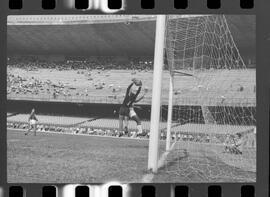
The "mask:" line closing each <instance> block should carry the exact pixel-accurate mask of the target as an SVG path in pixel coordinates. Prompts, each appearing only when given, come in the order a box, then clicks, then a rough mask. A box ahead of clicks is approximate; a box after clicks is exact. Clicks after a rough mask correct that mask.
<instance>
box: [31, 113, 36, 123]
mask: <svg viewBox="0 0 270 197" xmlns="http://www.w3.org/2000/svg"><path fill="white" fill-rule="evenodd" d="M29 120H36V121H37V117H36V115H35V113H31V114H30V116H29Z"/></svg>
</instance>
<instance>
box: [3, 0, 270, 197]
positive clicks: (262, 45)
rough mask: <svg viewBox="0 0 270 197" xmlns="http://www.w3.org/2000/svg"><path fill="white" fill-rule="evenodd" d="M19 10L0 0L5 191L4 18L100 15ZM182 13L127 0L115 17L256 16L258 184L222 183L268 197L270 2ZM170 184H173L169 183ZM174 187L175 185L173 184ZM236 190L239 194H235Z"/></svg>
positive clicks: (164, 4) (34, 7)
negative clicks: (167, 15)
mask: <svg viewBox="0 0 270 197" xmlns="http://www.w3.org/2000/svg"><path fill="white" fill-rule="evenodd" d="M23 2H24V5H23V6H24V7H23V9H22V10H9V9H8V0H2V1H0V9H1V10H0V27H1V28H0V34H1V35H0V46H1V52H0V65H1V67H0V70H1V76H0V80H1V81H0V96H1V98H0V103H1V105H0V113H1V117H0V118H1V119H0V128H1V130H0V155H1V156H0V187H3V188H4V190H5V191H6V190H7V189H8V187H9V186H10V184H7V173H6V169H7V165H8V164H7V161H6V158H7V143H6V66H5V65H6V29H7V28H6V24H7V23H6V20H7V15H17V14H18V15H23V14H27V15H32V14H102V13H101V12H98V11H89V12H88V11H84V12H83V11H78V10H68V9H65V8H64V7H63V2H62V1H58V3H57V8H56V9H55V10H42V8H41V1H36V0H27V1H26V0H25V1H23ZM188 3H189V5H188V8H187V9H185V10H182V9H174V8H173V1H164V0H156V1H155V9H153V10H151V9H147V10H143V9H141V8H140V5H141V2H140V0H127V1H126V9H125V10H123V11H121V12H118V13H117V14H210V13H211V14H221V13H222V14H255V15H256V20H257V21H256V53H257V54H256V60H257V75H256V78H257V81H256V83H257V117H256V119H257V125H258V127H257V144H258V146H257V181H256V183H237V184H234V183H221V184H219V185H221V186H222V188H223V194H224V196H235V197H237V196H240V187H241V186H242V185H246V184H248V185H249V184H250V185H254V186H255V192H256V196H260V197H264V196H265V197H266V196H268V184H269V182H268V181H269V178H268V177H269V93H270V91H269V85H270V83H269V82H270V81H269V76H270V73H269V64H270V61H269V57H270V56H269V51H270V47H269V45H270V25H269V24H270V22H269V20H268V19H269V18H270V12H269V9H270V2H269V0H255V6H254V8H253V9H240V1H239V0H235V1H222V2H221V8H220V9H217V10H215V9H211V10H210V9H207V4H206V1H203V0H202V1H196V0H195V1H193V0H192V1H191V0H190V1H189V2H188ZM48 184H49V183H46V185H48ZM172 184H173V183H172ZM21 185H22V186H23V187H25V188H26V190H27V191H28V192H27V193H28V196H35V197H36V196H40V195H41V194H40V191H41V187H42V184H21ZM154 185H155V186H156V193H157V194H158V195H157V196H166V194H167V195H168V192H169V191H170V184H154ZM173 185H174V184H173ZM185 185H187V186H189V187H190V191H191V195H190V196H201V194H202V193H205V195H206V192H207V187H208V186H209V185H210V184H198V183H196V184H195V183H190V184H185ZM141 186H142V184H140V183H138V184H135V183H134V184H131V187H132V191H133V192H132V196H133V195H134V196H138V195H139V193H140V189H141ZM236 191H238V192H236Z"/></svg>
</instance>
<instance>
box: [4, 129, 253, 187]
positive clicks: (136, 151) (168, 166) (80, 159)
mask: <svg viewBox="0 0 270 197" xmlns="http://www.w3.org/2000/svg"><path fill="white" fill-rule="evenodd" d="M164 145H165V144H164V141H161V142H160V146H161V147H160V152H161V153H162V152H164ZM200 146H201V147H200ZM200 146H198V145H195V146H191V145H190V144H185V143H184V142H183V143H178V144H177V145H176V148H175V149H174V150H173V151H172V152H171V153H170V154H169V156H168V160H167V162H166V163H165V166H164V167H163V168H161V169H160V171H159V173H158V174H155V175H154V176H153V177H152V178H151V180H150V181H152V182H232V181H234V182H235V181H239V182H245V181H255V180H256V172H255V171H252V170H250V169H248V166H239V165H238V166H237V165H235V163H232V162H230V160H231V161H245V162H243V163H246V161H247V160H244V159H252V161H256V158H255V160H254V158H249V157H250V155H247V156H248V157H246V154H245V153H244V155H243V156H241V157H242V158H235V157H234V158H232V156H226V155H221V156H220V157H218V156H217V155H218V154H217V153H216V152H214V151H218V149H215V147H211V146H209V147H206V146H205V145H203V144H201V145H200ZM7 150H8V152H7V154H8V159H7V164H8V165H7V166H8V169H7V173H8V174H7V175H8V182H9V183H15V182H17V183H21V182H25V183H29V182H32V183H33V182H34V183H44V182H51V183H86V182H87V183H91V182H95V183H99V182H106V181H120V182H141V181H142V180H143V178H144V177H145V175H147V173H148V172H147V156H148V140H137V139H123V138H122V139H121V138H111V137H95V136H91V137H90V136H87V137H86V136H80V135H64V134H53V133H38V135H37V136H36V137H35V136H33V135H29V136H25V135H24V134H23V132H22V131H14V130H8V132H7ZM213 150H214V151H213ZM253 153H254V154H251V155H253V156H254V155H255V152H253ZM245 157H246V158H245Z"/></svg>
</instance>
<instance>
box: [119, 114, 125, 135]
mask: <svg viewBox="0 0 270 197" xmlns="http://www.w3.org/2000/svg"><path fill="white" fill-rule="evenodd" d="M123 121H124V116H123V115H119V132H122V131H123Z"/></svg>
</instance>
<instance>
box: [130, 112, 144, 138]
mask: <svg viewBox="0 0 270 197" xmlns="http://www.w3.org/2000/svg"><path fill="white" fill-rule="evenodd" d="M131 119H132V120H134V121H135V122H136V123H137V132H135V133H134V135H133V136H132V137H137V136H138V135H139V136H145V134H146V133H144V132H143V129H142V123H141V119H140V118H139V116H138V115H137V114H136V115H134V116H132V117H131Z"/></svg>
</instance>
